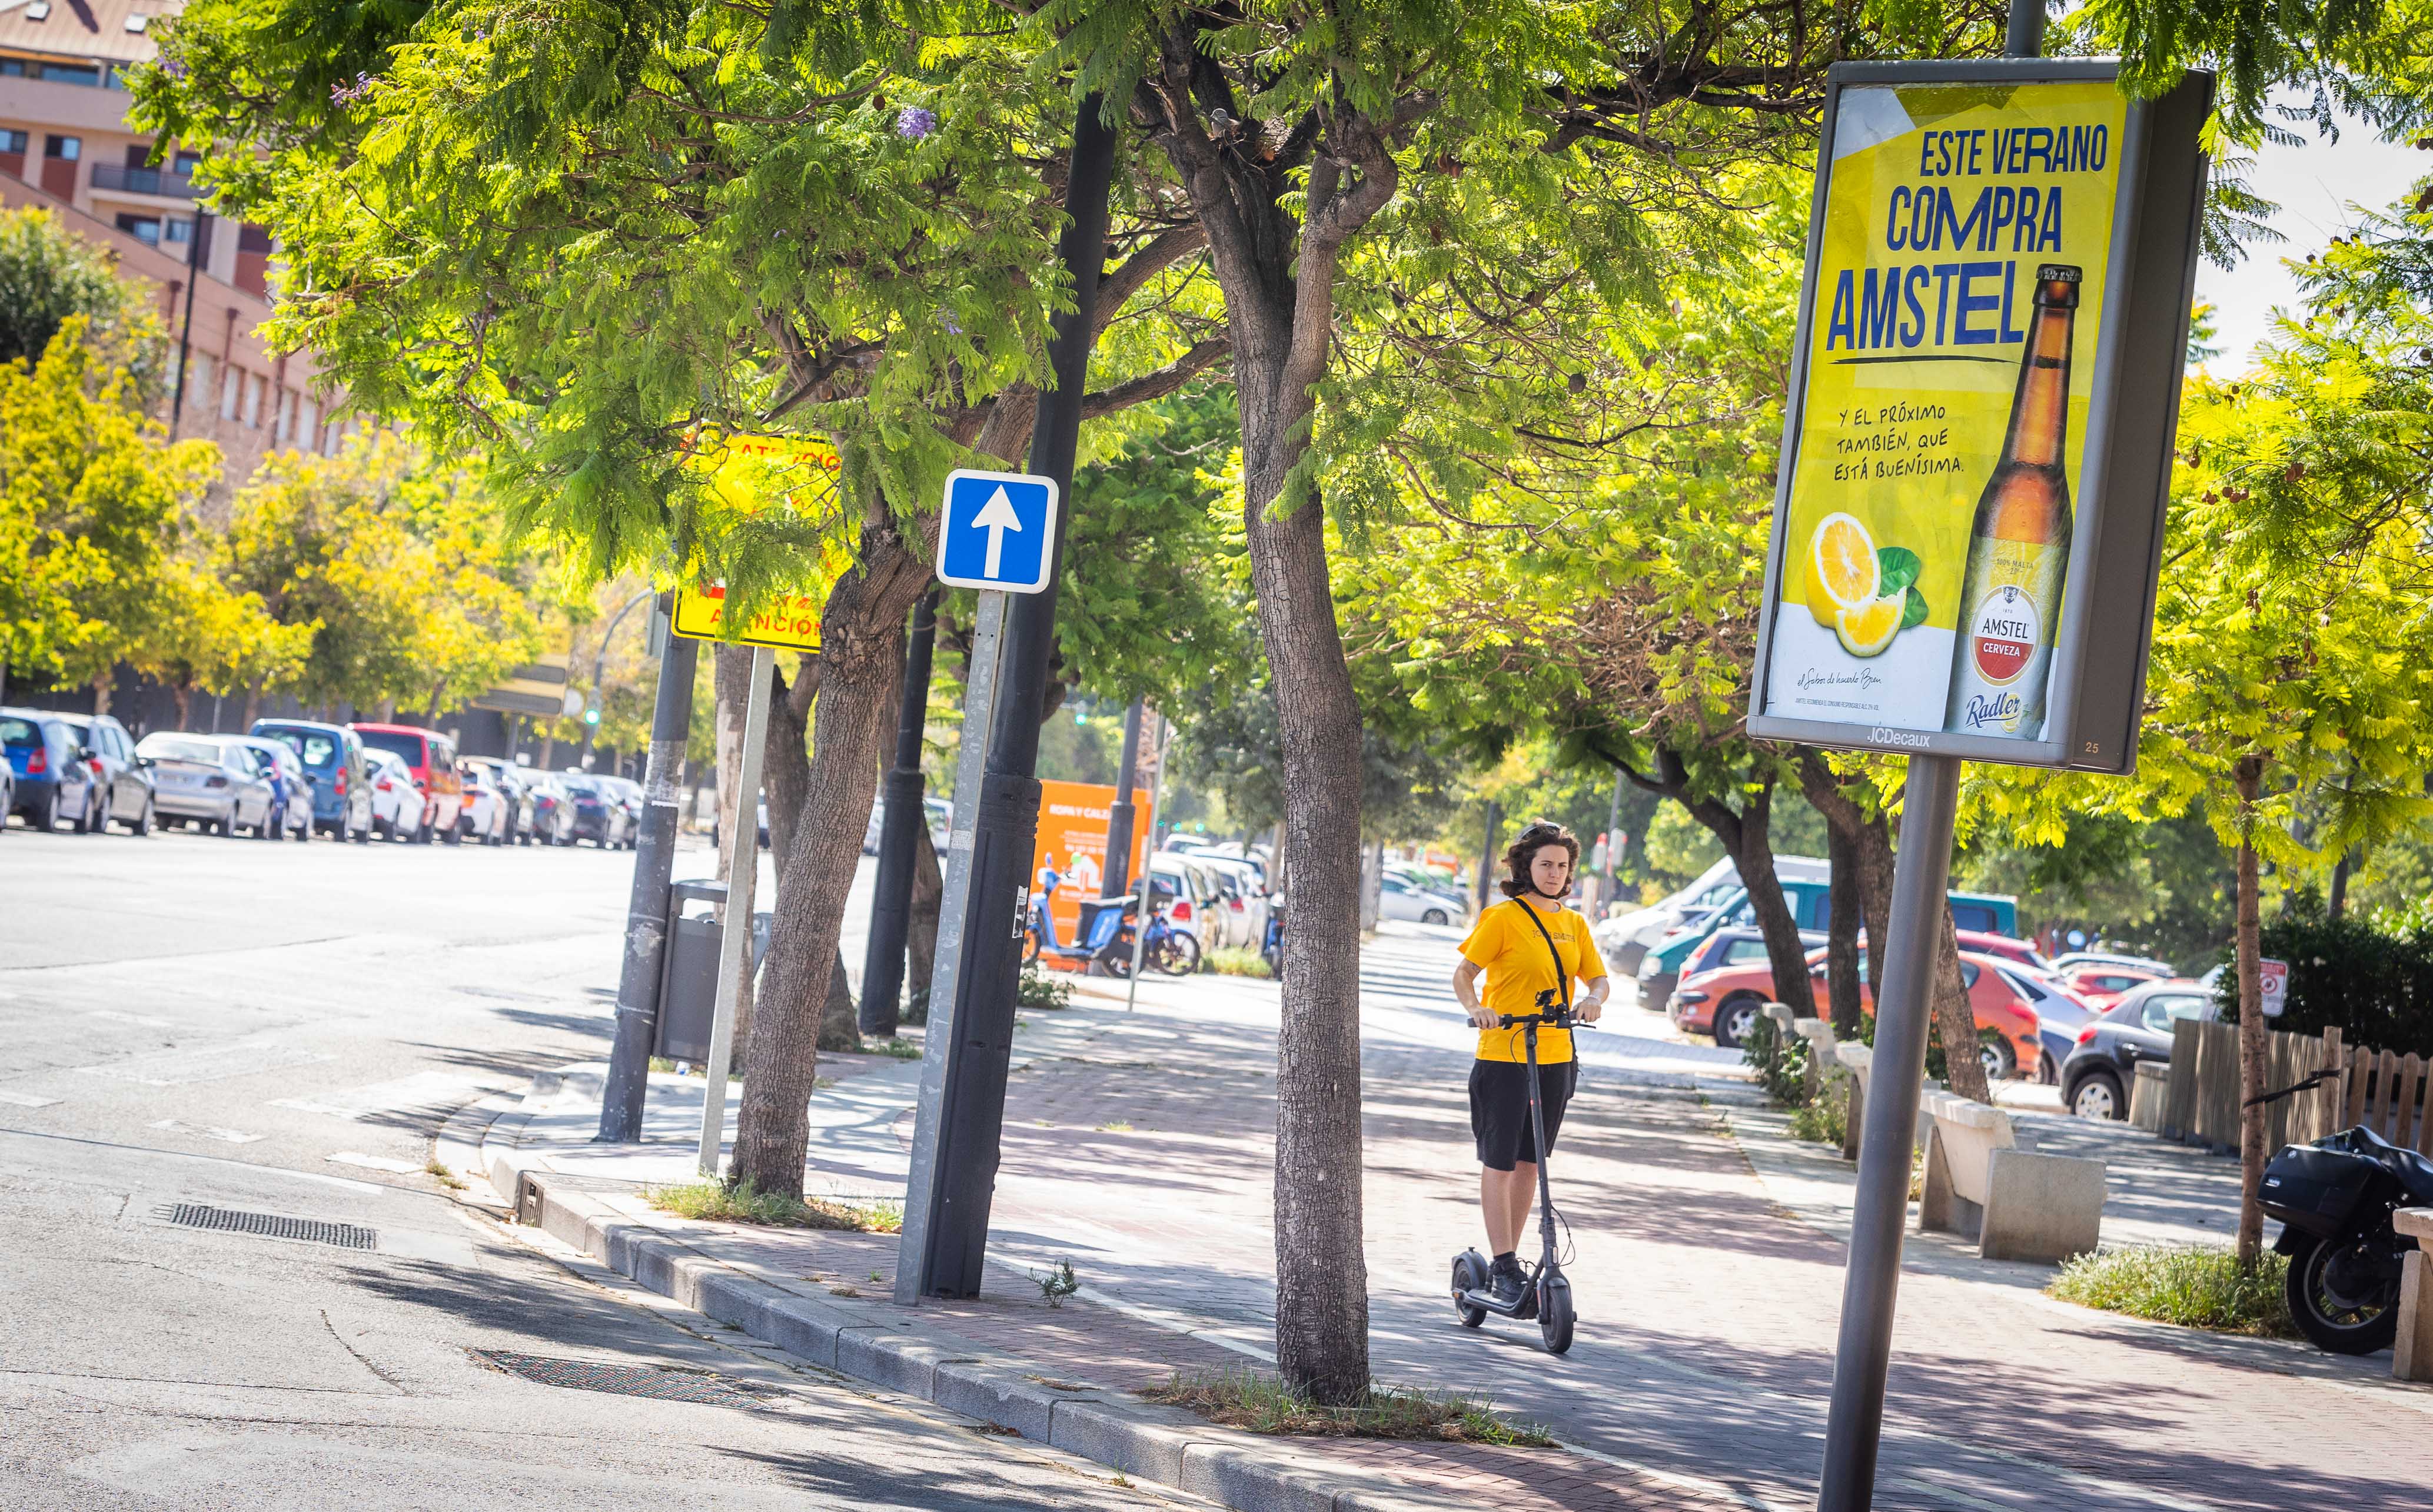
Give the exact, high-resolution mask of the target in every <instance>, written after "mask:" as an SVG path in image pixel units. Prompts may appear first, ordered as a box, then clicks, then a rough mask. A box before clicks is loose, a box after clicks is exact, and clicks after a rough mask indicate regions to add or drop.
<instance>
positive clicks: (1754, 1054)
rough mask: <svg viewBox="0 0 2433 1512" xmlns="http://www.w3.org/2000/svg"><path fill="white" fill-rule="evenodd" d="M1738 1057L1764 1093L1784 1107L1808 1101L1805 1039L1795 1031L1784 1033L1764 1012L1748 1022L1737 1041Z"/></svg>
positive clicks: (1799, 1105)
mask: <svg viewBox="0 0 2433 1512" xmlns="http://www.w3.org/2000/svg"><path fill="white" fill-rule="evenodd" d="M1741 1060H1742V1061H1743V1062H1744V1063H1746V1064H1747V1066H1748V1068H1749V1069H1750V1070H1752V1071H1754V1072H1756V1073H1757V1080H1758V1085H1760V1086H1761V1087H1763V1088H1764V1089H1765V1095H1766V1096H1769V1097H1772V1098H1773V1099H1774V1100H1775V1101H1777V1102H1778V1103H1780V1104H1782V1105H1783V1106H1784V1107H1785V1108H1804V1107H1806V1106H1807V1104H1808V1042H1807V1041H1806V1040H1803V1039H1800V1038H1799V1037H1797V1036H1796V1035H1793V1036H1789V1037H1786V1036H1785V1035H1784V1034H1783V1032H1782V1026H1781V1025H1779V1024H1777V1023H1776V1022H1775V1021H1774V1020H1772V1019H1770V1018H1767V1017H1766V1016H1765V1015H1764V1014H1762V1013H1761V1014H1759V1015H1758V1018H1757V1022H1756V1023H1754V1024H1751V1025H1750V1026H1749V1031H1748V1034H1747V1037H1746V1038H1744V1039H1743V1040H1742V1041H1741Z"/></svg>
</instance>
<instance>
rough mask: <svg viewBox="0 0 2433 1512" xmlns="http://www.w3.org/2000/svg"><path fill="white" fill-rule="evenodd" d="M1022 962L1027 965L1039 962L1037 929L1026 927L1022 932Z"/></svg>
mask: <svg viewBox="0 0 2433 1512" xmlns="http://www.w3.org/2000/svg"><path fill="white" fill-rule="evenodd" d="M1022 963H1023V964H1024V965H1026V966H1035V965H1037V964H1038V963H1039V931H1038V930H1036V929H1026V930H1024V931H1023V933H1022Z"/></svg>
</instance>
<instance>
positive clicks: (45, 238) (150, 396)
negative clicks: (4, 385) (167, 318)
mask: <svg viewBox="0 0 2433 1512" xmlns="http://www.w3.org/2000/svg"><path fill="white" fill-rule="evenodd" d="M74 315H81V316H83V317H84V321H85V328H84V337H83V344H84V346H85V347H86V348H88V349H89V350H91V351H92V352H93V354H94V362H95V363H96V365H98V366H99V368H100V370H102V371H104V372H109V371H113V370H118V369H124V370H125V372H126V375H127V386H126V392H127V394H128V398H129V399H130V400H131V401H132V402H133V403H135V404H136V405H137V406H138V407H139V408H148V407H149V406H150V405H151V403H152V401H153V400H154V399H158V398H159V397H160V394H161V393H162V386H163V384H164V383H165V382H166V381H167V376H168V365H169V364H168V353H169V338H168V331H167V330H166V328H164V327H163V326H162V322H161V315H160V311H159V309H158V308H157V296H156V295H155V294H154V292H153V291H152V289H151V286H150V285H148V284H145V283H144V282H141V281H140V280H124V279H122V278H121V277H120V276H119V272H118V261H117V259H116V258H114V257H112V256H111V254H110V253H109V252H107V251H105V250H104V249H102V248H101V247H98V246H94V244H93V243H91V242H88V241H86V240H85V239H84V238H83V237H81V236H78V235H77V234H76V233H75V232H74V231H72V230H70V229H67V227H66V226H65V225H63V224H61V222H60V217H59V216H58V215H57V214H55V213H53V212H50V211H48V210H44V209H42V208H40V207H28V208H26V209H24V210H8V209H0V363H13V362H24V363H26V364H27V365H32V364H33V363H35V362H37V361H39V360H40V359H41V357H42V355H43V351H44V349H45V348H48V347H49V346H50V344H51V338H52V337H54V336H56V335H58V334H59V331H60V326H61V325H63V324H64V323H65V322H66V321H67V320H68V319H69V317H71V316H74Z"/></svg>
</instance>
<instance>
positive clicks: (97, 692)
mask: <svg viewBox="0 0 2433 1512" xmlns="http://www.w3.org/2000/svg"><path fill="white" fill-rule="evenodd" d="M109 712H110V673H109V672H101V673H98V674H96V675H95V676H94V680H93V717H94V719H99V718H101V717H102V716H103V715H105V714H107V713H109ZM245 727H246V728H247V729H248V730H249V729H252V728H253V716H252V715H250V714H248V715H247V716H246V720H245Z"/></svg>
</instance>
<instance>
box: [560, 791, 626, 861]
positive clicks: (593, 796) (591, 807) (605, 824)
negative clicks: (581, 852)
mask: <svg viewBox="0 0 2433 1512" xmlns="http://www.w3.org/2000/svg"><path fill="white" fill-rule="evenodd" d="M557 781H558V785H559V786H560V787H562V788H564V789H565V790H567V793H568V794H569V795H570V797H571V798H572V799H573V800H574V825H573V838H574V839H575V840H587V841H590V842H591V843H592V844H594V845H597V846H599V847H600V848H601V849H602V850H604V851H608V850H621V849H622V848H623V847H624V844H625V835H626V823H625V802H624V800H623V799H622V798H621V797H620V796H619V795H618V794H616V793H615V792H613V791H611V790H608V789H607V788H605V787H603V786H602V785H601V781H600V779H599V778H597V777H595V776H593V775H591V773H587V772H569V773H565V774H564V775H562V776H560V777H559V778H558V779H557Z"/></svg>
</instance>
